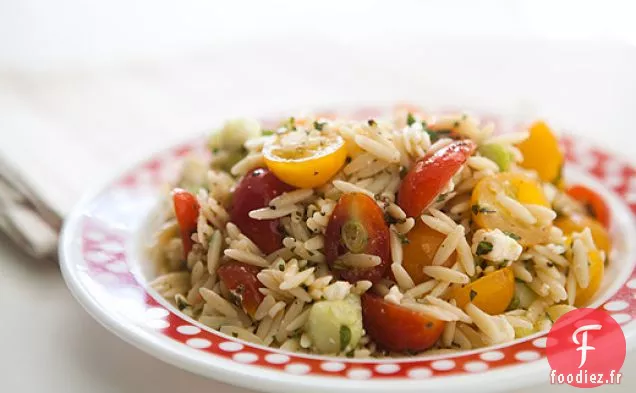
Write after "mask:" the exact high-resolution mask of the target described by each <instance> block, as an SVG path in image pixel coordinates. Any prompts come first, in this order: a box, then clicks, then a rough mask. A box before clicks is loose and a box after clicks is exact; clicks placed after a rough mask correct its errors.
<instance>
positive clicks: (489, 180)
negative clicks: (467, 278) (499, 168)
mask: <svg viewBox="0 0 636 393" xmlns="http://www.w3.org/2000/svg"><path fill="white" fill-rule="evenodd" d="M498 194H503V195H507V196H509V197H511V198H513V199H516V200H517V201H519V202H520V203H524V204H526V203H527V204H534V205H542V206H546V207H547V206H550V204H549V203H548V201H547V200H546V198H545V195H544V194H543V190H542V189H541V186H540V185H539V184H538V183H537V182H536V181H535V180H533V179H531V178H529V177H527V176H524V175H521V174H519V173H507V172H504V173H498V174H496V175H493V176H487V177H484V178H483V179H482V180H480V181H479V183H477V185H476V186H475V188H474V189H473V194H472V197H471V205H472V211H473V220H474V222H475V223H476V224H477V225H478V226H479V227H481V228H484V229H497V228H499V229H501V230H502V231H503V232H505V233H508V234H510V235H511V236H515V237H519V240H518V241H519V243H520V244H521V245H524V246H525V245H532V244H540V243H546V242H547V241H548V240H549V239H550V231H549V229H550V228H549V226H539V225H538V224H536V225H528V224H526V223H525V222H524V221H522V220H520V219H519V218H517V217H516V216H514V215H513V214H511V213H510V212H508V210H506V209H505V208H504V207H503V206H501V204H500V203H499V202H498V201H497V195H498Z"/></svg>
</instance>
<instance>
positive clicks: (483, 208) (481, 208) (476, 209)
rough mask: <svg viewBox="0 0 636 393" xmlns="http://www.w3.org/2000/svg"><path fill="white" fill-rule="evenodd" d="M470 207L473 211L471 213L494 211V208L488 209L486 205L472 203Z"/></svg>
mask: <svg viewBox="0 0 636 393" xmlns="http://www.w3.org/2000/svg"><path fill="white" fill-rule="evenodd" d="M470 209H471V210H472V211H473V214H479V213H496V211H495V210H492V209H489V208H488V207H486V206H480V205H472V206H471V207H470Z"/></svg>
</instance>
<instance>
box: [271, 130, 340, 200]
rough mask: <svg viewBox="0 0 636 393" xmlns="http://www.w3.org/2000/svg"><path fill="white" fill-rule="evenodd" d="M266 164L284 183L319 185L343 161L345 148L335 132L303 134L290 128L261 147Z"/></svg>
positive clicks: (304, 186)
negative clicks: (289, 130) (329, 133)
mask: <svg viewBox="0 0 636 393" xmlns="http://www.w3.org/2000/svg"><path fill="white" fill-rule="evenodd" d="M263 155H264V157H265V164H267V168H269V170H270V171H272V172H273V173H274V174H275V175H276V177H278V178H279V179H280V180H282V181H284V182H285V183H287V184H290V185H292V186H296V187H299V188H314V187H319V186H321V185H323V184H325V183H327V181H329V179H331V178H332V177H333V176H334V175H335V174H336V173H337V172H338V171H339V170H340V168H342V166H343V165H344V163H345V160H346V159H347V149H346V147H345V142H344V140H343V139H342V137H340V136H339V135H335V134H332V135H309V136H308V135H306V134H305V133H304V132H298V131H292V132H287V133H284V134H281V135H277V136H276V137H275V138H274V139H273V140H271V141H270V142H268V143H266V144H265V146H264V147H263Z"/></svg>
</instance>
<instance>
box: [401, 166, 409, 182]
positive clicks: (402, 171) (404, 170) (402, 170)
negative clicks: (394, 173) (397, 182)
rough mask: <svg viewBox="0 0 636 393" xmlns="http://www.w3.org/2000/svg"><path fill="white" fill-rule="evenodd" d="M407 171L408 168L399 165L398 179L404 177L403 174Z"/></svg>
mask: <svg viewBox="0 0 636 393" xmlns="http://www.w3.org/2000/svg"><path fill="white" fill-rule="evenodd" d="M408 172H409V170H408V169H406V167H405V166H401V167H400V179H404V176H406V174H407V173H408Z"/></svg>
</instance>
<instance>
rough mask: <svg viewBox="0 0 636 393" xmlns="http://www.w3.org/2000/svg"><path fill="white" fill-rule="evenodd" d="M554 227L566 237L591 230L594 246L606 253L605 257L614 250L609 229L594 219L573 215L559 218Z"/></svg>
mask: <svg viewBox="0 0 636 393" xmlns="http://www.w3.org/2000/svg"><path fill="white" fill-rule="evenodd" d="M554 225H555V226H556V227H558V228H560V229H561V230H562V231H563V233H564V234H565V235H570V234H572V233H573V232H581V231H583V230H585V228H590V232H591V233H592V239H594V244H596V247H598V248H599V249H600V250H603V251H605V255H608V256H609V253H610V251H611V249H612V240H611V239H610V236H609V233H607V229H605V227H604V226H603V225H601V223H600V222H598V221H596V220H595V219H593V218H592V217H588V216H584V215H582V214H572V215H571V216H569V217H565V216H564V217H559V218H557V219H556V220H554Z"/></svg>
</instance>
